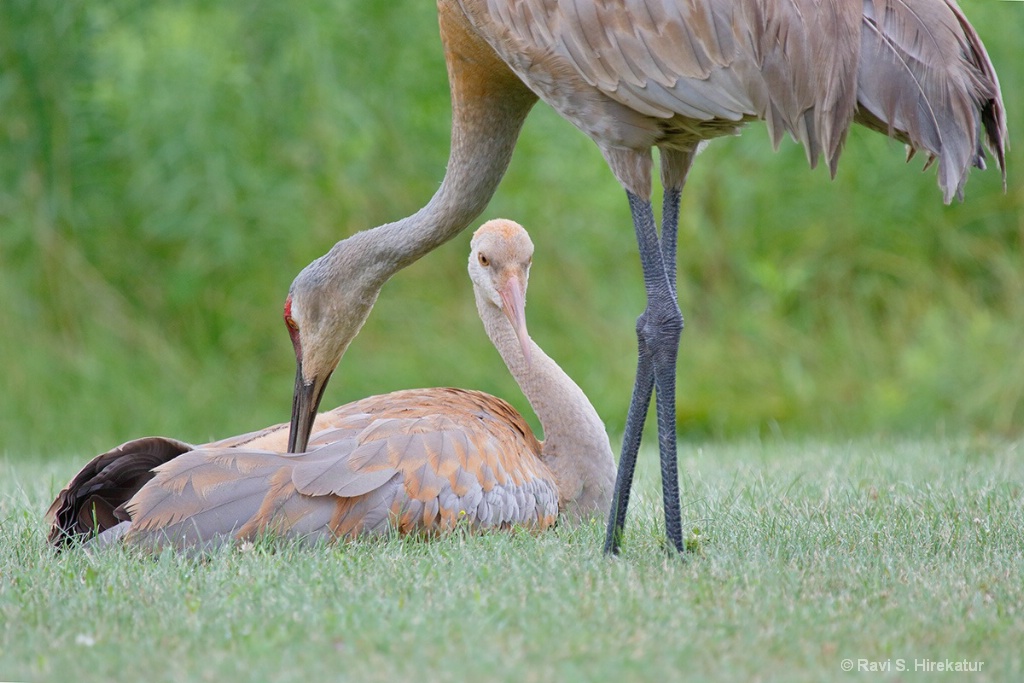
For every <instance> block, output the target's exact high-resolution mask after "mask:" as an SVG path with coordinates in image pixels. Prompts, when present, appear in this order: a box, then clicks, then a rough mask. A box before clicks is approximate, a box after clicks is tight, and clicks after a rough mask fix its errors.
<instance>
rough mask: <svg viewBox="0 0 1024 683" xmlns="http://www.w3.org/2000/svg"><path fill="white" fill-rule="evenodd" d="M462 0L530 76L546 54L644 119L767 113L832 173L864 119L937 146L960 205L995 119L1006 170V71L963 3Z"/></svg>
mask: <svg viewBox="0 0 1024 683" xmlns="http://www.w3.org/2000/svg"><path fill="white" fill-rule="evenodd" d="M460 1H461V2H462V4H463V7H464V9H466V10H467V15H469V16H473V17H476V18H477V21H478V22H480V23H481V29H482V30H484V33H485V34H486V35H489V36H491V39H492V40H494V41H495V48H496V49H497V50H498V51H499V53H500V54H502V55H503V56H504V57H505V58H506V59H507V60H510V63H513V62H515V63H516V65H517V67H518V71H519V73H520V75H521V76H522V77H524V79H525V80H527V82H528V83H529V78H530V65H531V64H536V63H543V64H545V65H547V66H546V68H545V69H543V70H538V73H540V72H542V71H543V72H544V73H547V74H560V73H564V70H566V69H568V70H571V72H572V73H574V74H575V75H576V77H578V78H579V79H581V80H582V81H583V82H584V83H586V84H587V85H589V86H590V87H592V88H595V89H596V90H597V91H599V92H600V93H603V94H604V95H605V96H607V97H608V98H610V99H611V100H614V101H616V102H618V103H620V104H622V105H624V106H625V107H628V108H629V109H631V110H632V111H634V112H637V113H639V114H642V115H645V116H650V117H656V118H662V119H667V120H675V119H677V118H679V117H685V118H687V119H690V120H693V121H698V122H700V121H703V122H709V121H712V120H717V121H722V122H733V121H735V122H738V121H741V120H748V119H752V118H762V119H765V121H766V122H767V126H768V132H769V135H770V137H771V139H772V142H773V144H775V145H778V143H779V140H780V139H781V137H782V136H783V134H785V133H789V134H790V135H792V136H793V137H794V138H795V139H797V140H798V141H799V142H800V143H801V144H803V145H804V147H805V149H806V151H807V157H808V160H809V162H810V163H811V165H814V164H815V163H816V162H817V160H818V158H819V156H824V157H825V159H826V161H827V162H828V165H829V168H830V170H831V171H832V173H833V174H834V173H835V171H836V166H837V163H838V159H839V155H840V153H841V151H842V147H843V143H844V142H845V139H846V133H847V130H848V129H849V125H850V123H851V122H852V121H854V120H857V121H858V122H860V123H864V124H865V125H868V126H869V127H872V128H875V129H878V130H880V131H881V132H883V133H887V134H889V135H892V136H894V137H897V138H898V139H900V140H903V141H905V142H907V143H908V144H910V145H912V146H913V147H914V148H918V149H921V150H923V151H925V152H926V153H927V154H928V155H930V156H934V157H937V158H938V159H939V178H938V180H939V184H940V186H941V187H942V189H943V192H944V196H945V199H946V201H947V202H948V201H949V200H950V199H951V198H952V197H953V196H960V195H961V194H962V191H963V185H964V182H965V181H966V178H967V173H968V171H969V168H970V166H971V165H975V166H983V164H984V154H983V152H982V142H981V131H982V128H983V129H984V132H985V135H986V141H987V144H988V146H989V147H990V148H991V149H992V151H993V152H994V154H995V156H996V159H997V161H998V163H999V166H1000V168H1004V156H1005V152H1004V148H1005V142H1006V123H1005V114H1004V112H1003V107H1002V102H1001V99H1000V94H999V85H998V81H997V79H996V76H995V71H994V69H993V68H992V65H991V63H990V61H989V58H988V56H987V54H986V52H985V50H984V47H983V46H982V44H981V41H980V40H979V39H978V36H977V34H976V33H975V31H974V29H973V28H972V27H971V26H970V24H969V23H968V22H967V20H966V18H965V17H964V16H963V13H962V12H961V11H960V9H959V7H957V5H956V4H955V2H953V0H864V2H849V1H847V0H460ZM482 12H485V13H486V17H487V20H486V22H485V23H486V27H483V23H484V22H482V21H481V19H480V17H481V16H483V15H482V14H481V13H482ZM548 78H550V77H548ZM561 85H562V86H564V87H572V85H571V80H570V79H563V80H562V83H561ZM574 106H576V105H574ZM578 115H579V116H584V115H582V114H578ZM855 117H856V118H855ZM570 118H572V117H571V116H570ZM622 125H623V126H632V125H635V122H632V121H627V120H623V121H622ZM679 125H682V126H683V127H684V128H685V127H686V126H685V124H679ZM721 130H723V131H724V130H729V129H728V128H723V129H721ZM711 134H712V133H711V132H710V131H708V130H706V129H705V131H704V133H703V135H705V136H707V135H711ZM698 137H699V136H698ZM1004 175H1005V171H1004Z"/></svg>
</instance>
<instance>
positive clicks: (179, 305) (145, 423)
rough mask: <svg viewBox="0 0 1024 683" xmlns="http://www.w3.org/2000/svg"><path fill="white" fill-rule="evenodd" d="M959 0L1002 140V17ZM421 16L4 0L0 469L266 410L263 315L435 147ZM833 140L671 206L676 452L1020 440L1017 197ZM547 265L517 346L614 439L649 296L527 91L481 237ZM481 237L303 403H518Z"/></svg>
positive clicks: (269, 353) (435, 62)
mask: <svg viewBox="0 0 1024 683" xmlns="http://www.w3.org/2000/svg"><path fill="white" fill-rule="evenodd" d="M964 9H965V11H966V13H967V14H968V16H969V17H970V18H971V20H972V21H973V22H974V24H975V26H976V27H977V29H978V31H979V33H980V34H981V36H982V38H983V40H984V41H985V42H986V45H987V46H988V48H989V50H990V52H991V55H992V59H993V61H994V62H995V65H996V67H997V70H998V72H999V75H1000V78H1001V81H1002V85H1003V91H1004V97H1005V100H1006V105H1007V109H1008V111H1009V114H1010V122H1009V123H1010V129H1011V136H1012V135H1013V134H1014V133H1019V131H1020V130H1021V125H1020V124H1021V120H1022V119H1021V112H1022V111H1024V103H1022V102H1021V88H1020V84H1021V82H1022V79H1021V68H1022V66H1021V65H1022V63H1024V60H1021V59H1020V36H1019V31H1020V28H1021V26H1022V25H1024V6H1022V5H1021V3H1015V2H994V1H989V0H985V1H984V2H982V1H981V0H968V1H967V2H965V4H964ZM449 126H450V114H449V101H448V90H447V80H446V74H445V67H444V60H443V55H442V51H441V45H440V39H439V37H438V29H437V18H436V10H435V7H434V5H433V3H430V2H422V1H418V2H417V1H414V0H393V1H391V2H368V1H362V2H357V1H355V0H306V1H305V2H302V3H282V2H278V1H276V0H274V1H259V0H246V1H245V2H241V1H239V0H218V1H216V2H213V1H203V0H147V1H146V2H142V1H141V0H104V2H82V1H77V0H2V2H0V309H2V315H3V323H2V325H0V362H2V364H3V377H4V383H3V389H4V390H3V392H2V395H0V452H2V453H5V454H9V455H17V456H46V455H49V454H57V453H60V454H64V453H68V452H75V453H81V454H82V455H83V457H84V456H86V455H91V454H93V453H95V452H99V451H101V450H105V449H107V448H110V447H112V446H113V445H115V444H117V443H120V442H121V441H124V440H126V439H129V438H132V437H136V436H141V435H144V434H154V433H157V434H167V435H172V436H176V437H178V438H182V439H185V440H190V441H194V442H201V441H204V440H207V439H210V438H213V437H220V436H226V435H229V434H232V433H237V432H241V431H245V430H250V429H254V428H257V427H260V426H263V425H266V424H270V423H273V422H279V421H283V420H286V419H287V418H288V415H289V411H290V402H291V388H292V382H293V373H294V358H293V355H292V350H291V346H290V343H289V341H288V336H287V334H286V333H285V329H284V325H283V324H282V322H281V305H282V303H283V300H284V296H285V293H286V291H287V288H288V285H289V283H290V282H291V279H292V278H293V277H294V275H295V274H296V273H297V272H298V271H299V270H300V269H301V268H302V267H303V266H304V265H306V263H307V262H309V261H310V260H312V259H313V258H315V257H317V256H319V255H320V254H322V253H323V252H324V251H326V250H327V249H328V248H329V247H330V246H331V245H332V244H333V243H334V242H335V241H336V240H338V239H340V238H342V237H345V236H347V235H349V234H351V233H353V232H355V231H358V230H362V229H365V228H369V227H372V226H374V225H377V224H380V223H383V222H387V221H391V220H395V219H397V218H399V217H401V216H404V215H407V214H409V213H412V212H413V211H415V210H416V209H417V208H418V207H420V206H421V205H423V204H424V203H425V202H426V201H427V199H428V198H429V197H430V195H431V194H432V193H433V191H434V190H435V189H436V187H437V186H438V184H439V182H440V180H441V178H442V176H443V174H444V168H445V163H446V161H447V154H448V135H449ZM903 158H904V151H903V148H902V146H901V145H899V144H896V143H894V142H891V141H889V140H887V139H885V138H884V137H882V136H880V135H877V134H874V133H871V132H868V131H866V130H863V129H858V130H855V131H853V132H852V134H851V135H850V139H849V142H848V145H847V151H846V152H845V155H844V157H843V160H842V163H841V164H840V169H839V176H838V178H837V179H836V180H835V181H831V180H830V179H829V177H828V173H827V172H826V171H825V170H824V169H821V168H819V169H818V170H816V171H810V170H809V169H808V168H807V164H806V162H805V160H804V155H803V151H802V149H801V148H799V147H798V146H797V145H795V144H793V143H786V144H784V145H783V147H782V149H781V150H780V152H779V153H778V154H774V153H773V152H772V150H771V146H770V144H769V142H768V139H767V135H766V133H765V131H764V128H763V126H762V125H760V124H757V125H752V126H750V128H749V129H748V130H747V132H746V133H745V134H744V135H743V136H741V137H738V138H730V139H726V140H720V141H718V142H716V143H714V144H713V145H712V146H711V147H710V148H709V149H708V150H707V151H706V152H705V153H704V154H703V155H702V156H701V158H700V159H699V161H698V163H697V166H696V169H695V170H694V172H693V174H692V176H691V178H692V179H691V181H690V183H689V185H688V187H687V191H686V193H685V195H684V200H683V215H682V226H681V236H680V277H679V282H680V298H681V301H680V304H681V306H682V309H683V313H684V315H685V316H686V321H687V328H686V331H685V333H684V335H683V344H682V348H681V352H680V363H679V365H680V367H679V381H680V398H679V424H680V430H681V432H682V434H683V436H684V437H694V438H700V437H706V436H716V437H717V436H724V437H729V436H738V435H750V434H757V433H773V432H776V433H777V432H781V433H783V434H808V433H811V434H827V435H838V436H840V437H841V436H845V435H857V434H861V433H864V432H900V433H929V432H936V431H941V432H945V433H950V432H951V433H962V432H968V433H974V432H982V433H991V434H1000V435H1003V434H1008V435H1013V434H1019V433H1020V432H1021V430H1022V428H1024V354H1022V352H1021V351H1022V349H1024V258H1022V252H1024V212H1022V202H1024V187H1022V183H1021V180H1020V179H1021V178H1022V174H1021V170H1020V169H1022V168H1024V159H1022V158H1021V154H1020V147H1019V146H1018V147H1016V148H1014V149H1013V150H1012V153H1011V155H1010V160H1009V161H1010V175H1009V180H1008V191H1007V193H1006V194H1004V193H1003V192H1002V184H1001V179H1000V177H999V174H998V172H996V171H995V170H991V169H990V170H989V171H987V172H975V173H974V174H972V177H971V180H970V182H969V183H968V186H967V201H966V203H964V204H962V205H955V206H951V207H946V206H943V204H942V201H941V193H940V191H939V189H938V188H937V186H936V184H935V177H934V170H929V171H928V172H925V173H921V172H920V171H919V169H920V162H919V160H915V161H914V162H913V163H912V164H911V165H909V166H908V165H906V164H904V161H903ZM498 216H503V217H508V218H514V219H517V220H519V221H520V222H522V223H523V224H524V225H526V227H527V228H528V229H529V230H530V231H531V233H532V235H533V237H534V241H535V243H536V245H537V256H536V266H535V268H534V269H533V276H532V281H531V289H530V300H529V310H528V317H529V324H530V328H531V332H532V334H533V336H534V338H535V339H536V340H537V341H538V342H539V343H540V344H541V346H543V347H544V348H545V349H547V350H548V352H549V353H550V354H551V355H552V356H554V357H555V358H556V359H557V360H559V361H560V362H561V364H562V365H563V367H565V368H566V370H567V371H568V372H569V374H570V375H572V376H573V377H574V378H576V379H577V380H578V381H579V383H580V384H581V385H582V386H583V388H584V389H585V390H586V391H587V392H588V394H589V395H590V396H591V397H592V399H593V401H594V403H595V404H596V406H597V408H598V411H599V412H600V413H601V415H602V416H603V417H604V419H605V420H606V421H607V423H608V425H609V429H610V430H611V432H612V433H613V435H615V434H617V433H619V432H620V431H621V429H622V423H623V420H624V417H625V411H626V405H627V403H628V399H629V394H630V386H631V381H632V373H633V370H634V364H635V338H634V331H633V321H634V319H635V317H636V315H637V314H638V313H639V312H640V311H641V310H642V308H643V303H644V301H643V288H642V285H641V279H640V272H639V264H638V260H637V257H636V248H635V245H634V241H633V234H632V229H631V223H630V218H629V212H628V207H627V204H626V201H625V197H624V195H623V192H622V190H621V189H620V188H619V186H618V185H617V183H616V182H615V180H614V179H613V178H612V176H611V173H610V172H609V171H608V170H607V168H606V167H605V165H604V163H603V161H602V159H601V157H600V154H599V153H598V151H597V149H596V147H595V146H594V145H593V144H592V143H591V142H590V141H589V140H588V139H587V138H586V137H585V136H584V135H583V134H581V133H579V132H577V131H575V129H573V128H572V127H571V126H570V125H569V124H567V123H565V122H564V121H562V120H560V119H559V118H558V117H557V116H556V115H555V114H554V113H553V112H552V111H551V110H549V109H547V108H546V107H545V106H543V105H539V106H538V107H537V108H536V110H535V111H534V113H533V114H532V115H531V117H530V119H529V120H528V122H527V125H526V128H525V131H524V133H523V136H522V139H521V140H520V143H519V146H518V149H517V152H516V155H515V158H514V160H513V162H512V166H511V169H510V171H509V173H508V175H507V177H506V178H505V180H504V182H503V184H502V185H501V187H500V189H499V190H498V193H497V195H496V196H495V198H494V200H493V201H492V202H491V205H490V207H489V208H488V209H487V211H486V212H485V214H484V215H483V216H482V217H481V219H480V221H478V222H477V223H479V222H482V221H483V220H484V219H486V218H492V217H498ZM469 235H470V231H467V232H466V233H465V234H463V235H461V236H459V237H458V238H457V239H455V240H453V242H451V243H449V244H448V245H446V246H445V247H444V248H442V249H440V250H438V251H437V252H435V253H433V254H431V255H429V256H428V257H426V258H424V259H423V260H421V261H420V262H419V263H417V264H416V265H415V266H413V267H412V268H409V269H408V270H406V271H404V272H402V273H401V274H399V275H398V276H397V277H396V278H395V279H394V280H393V281H392V282H391V283H389V284H388V285H387V287H386V288H385V289H384V292H383V294H382V296H381V298H380V301H379V303H378V305H377V307H376V310H375V311H374V313H373V314H372V315H371V317H370V320H369V322H368V323H367V325H366V327H365V328H364V330H363V332H362V334H361V335H360V336H359V338H358V339H357V340H356V341H355V343H353V345H352V346H351V348H350V350H349V352H348V354H347V356H346V357H345V359H344V360H343V362H342V366H341V368H340V369H339V371H338V372H336V373H335V377H334V380H333V382H332V383H331V386H330V388H329V390H328V392H327V395H326V397H325V399H324V404H323V405H324V406H325V407H330V406H333V405H337V404H339V403H342V402H345V401H349V400H352V399H356V398H359V397H362V396H366V395H369V394H372V393H381V392H386V391H391V390H394V389H398V388H403V387H413V386H431V385H457V386H464V387H475V388H480V389H484V390H487V391H491V392H494V393H496V394H498V395H501V396H504V397H507V398H509V399H511V400H512V402H513V403H515V404H516V405H517V406H519V407H520V408H521V409H523V410H528V406H527V405H526V403H525V401H524V400H523V399H522V398H521V397H520V395H519V393H518V390H517V389H516V387H515V385H514V384H513V383H512V381H511V379H510V378H509V377H508V376H507V373H506V371H505V369H504V367H503V366H502V365H501V362H500V360H499V358H498V356H497V354H496V353H495V352H494V351H493V349H492V348H491V347H490V345H489V343H488V342H487V339H486V337H485V336H484V333H483V331H482V328H481V326H480V324H479V322H478V321H477V319H476V313H475V309H474V306H473V303H472V296H471V289H470V285H469V281H468V278H467V276H466V272H465V258H466V254H467V250H468V241H469Z"/></svg>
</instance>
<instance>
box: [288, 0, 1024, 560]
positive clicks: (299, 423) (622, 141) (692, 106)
mask: <svg viewBox="0 0 1024 683" xmlns="http://www.w3.org/2000/svg"><path fill="white" fill-rule="evenodd" d="M438 15H439V21H440V27H441V36H442V41H443V44H444V48H445V56H446V62H447V66H448V74H449V83H450V87H451V94H452V119H453V122H452V150H451V156H450V159H449V163H448V168H447V172H446V174H445V178H444V181H443V182H442V184H441V187H440V189H439V190H438V192H437V193H436V194H435V195H434V196H433V197H432V198H431V200H430V202H429V203H428V204H427V205H426V206H425V207H424V208H423V209H421V210H420V211H419V212H417V213H416V214H414V215H413V216H410V217H408V218H405V219H402V220H400V221H397V222H395V223H391V224H388V225H385V226H381V227H379V228H375V229H373V230H369V231H366V232H363V233H359V234H356V235H354V236H352V237H350V238H348V239H346V240H343V241H341V242H339V243H338V244H336V245H335V246H334V248H332V249H331V251H330V252H328V253H327V254H325V255H324V256H323V257H321V258H320V259H317V260H316V261H314V262H313V263H312V264H310V266H308V267H307V268H306V269H304V270H303V272H302V273H300V274H299V276H298V277H297V278H296V279H295V281H294V283H293V284H292V288H291V290H290V293H289V297H288V301H287V303H286V319H287V320H288V322H289V326H290V328H291V329H292V339H293V343H294V344H295V350H296V359H297V374H296V385H295V399H294V403H293V413H292V426H291V437H290V443H289V449H290V450H297V451H301V450H303V449H304V448H305V443H306V440H307V439H308V435H309V428H310V424H311V420H312V416H313V415H315V412H316V407H317V405H318V403H319V400H320V396H321V395H322V393H323V388H324V387H325V386H326V383H327V380H328V379H329V377H330V375H331V373H332V372H333V371H334V369H335V367H336V366H337V364H338V362H339V360H340V358H341V356H342V355H343V354H344V351H345V349H346V348H347V346H348V343H349V342H350V341H351V339H352V338H353V337H354V336H355V335H356V334H357V333H358V330H359V328H360V326H361V325H362V323H363V322H364V321H365V320H366V317H367V316H368V315H369V311H370V309H371V308H372V306H373V302H374V301H375V300H376V297H377V294H378V293H379V291H380V287H381V286H382V285H383V283H384V282H385V281H386V280H387V279H388V278H389V277H390V276H391V275H393V274H394V273H395V272H397V271H398V270H399V269H401V268H403V267H404V266H406V265H408V264H409V263H412V262H413V261H415V260H416V259H418V258H419V257H420V256H422V255H424V254H425V253H427V252H428V251H430V250H431V249H433V248H435V247H436V246H438V245H440V244H441V243H443V242H445V241H446V240H448V239H450V238H451V237H453V236H454V235H455V234H457V233H458V232H459V231H461V230H462V229H463V228H464V227H465V226H466V225H468V223H469V222H470V221H471V220H472V219H473V218H474V217H475V216H476V215H478V214H479V212H480V211H482V210H483V208H484V206H485V205H486V203H487V201H488V200H489V199H490V197H491V196H492V194H493V192H494V191H495V189H496V187H497V184H498V182H499V181H500V179H501V177H502V175H503V174H504V172H505V169H506V168H507V165H508V162H509V159H510V158H511V153H512V149H513V147H514V145H515V142H516V138H517V137H518V134H519V130H520V128H521V126H522V123H523V121H524V120H525V117H526V115H527V114H528V113H529V111H530V109H531V107H532V106H533V104H534V103H535V101H536V100H537V99H538V98H540V99H543V100H544V101H545V102H547V103H548V104H550V105H551V106H552V107H553V108H554V109H556V110H557V111H558V113H559V114H560V115H562V116H563V117H564V118H566V119H567V120H569V121H570V122H572V123H573V124H574V125H576V127H578V128H579V129H580V130H582V131H583V132H584V133H586V134H587V135H588V136H590V137H591V139H593V140H594V142H595V143H596V144H597V145H598V147H599V148H600V149H601V151H602V153H603V155H604V157H605V159H606V160H607V162H608V165H609V167H610V168H611V170H612V172H613V173H614V175H615V177H616V178H617V179H618V180H619V182H620V183H621V184H622V185H623V187H624V188H625V189H626V192H627V196H628V199H629V204H630V209H631V213H632V216H633V223H634V229H635V231H636V235H637V242H638V246H639V252H640V260H641V264H642V267H643V273H644V283H645V288H646V291H647V300H648V303H647V308H646V309H645V311H644V312H643V313H642V314H641V316H640V318H639V319H638V321H637V336H638V346H639V354H638V355H639V360H638V366H637V378H636V383H635V385H634V390H633V398H632V400H631V403H630V409H629V414H628V416H627V420H626V430H625V436H624V442H623V450H622V456H621V458H620V465H619V476H618V480H617V484H616V495H615V504H614V505H613V509H612V514H611V517H610V519H609V527H608V536H607V541H606V549H607V550H609V551H613V552H614V551H616V550H617V549H618V543H619V536H620V534H621V529H622V524H623V521H624V518H625V512H626V508H627V504H628V495H629V489H630V484H631V480H632V472H633V466H634V464H635V461H636V453H637V450H638V448H639V444H640V435H641V431H642V424H643V421H644V418H645V416H646V413H647V409H648V406H649V402H650V398H651V395H652V393H653V390H654V387H655V386H657V389H658V391H657V419H658V435H659V450H660V455H661V463H662V483H663V487H664V488H663V494H664V501H665V514H666V531H667V534H668V536H669V539H670V540H671V542H672V544H673V545H674V546H675V547H676V548H677V549H682V534H681V523H680V512H679V495H678V488H677V487H678V484H677V472H676V446H675V366H676V355H677V352H678V341H679V336H680V333H681V330H682V326H683V319H682V315H681V313H680V311H679V306H678V303H677V301H676V286H675V270H676V267H675V264H676V233H677V225H676V224H677V220H678V215H679V198H680V196H681V192H682V188H683V184H684V182H685V179H686V175H687V172H688V171H689V168H690V165H691V164H692V162H693V159H694V156H695V154H696V151H697V148H698V145H699V143H700V142H702V141H704V140H707V139H709V138H713V137H716V136H720V135H725V134H732V133H735V132H738V131H739V129H740V128H741V127H742V125H743V124H744V123H745V122H747V121H751V120H755V119H764V120H765V121H766V122H767V124H768V132H769V135H770V137H771V139H772V141H773V142H774V143H776V144H777V143H778V141H779V140H780V138H781V137H782V136H783V135H784V134H785V133H787V132H788V133H790V134H792V135H793V137H795V138H796V139H797V140H799V141H800V142H801V143H802V144H803V145H804V147H805V148H806V150H807V155H808V159H809V161H810V162H811V164H812V165H814V164H815V163H817V161H818V159H819V158H820V157H822V156H823V157H824V158H825V159H826V161H827V163H828V165H829V167H830V169H831V170H832V172H833V173H834V172H835V169H836V164H837V162H838V158H839V154H840V152H841V150H842V146H843V143H844V141H845V138H846V132H847V130H848V128H849V126H850V124H851V123H853V122H857V123H861V124H863V125H866V126H868V127H871V128H873V129H875V130H879V131H881V132H883V133H886V134H889V135H891V136H893V137H895V138H897V139H899V140H901V141H903V142H905V143H907V144H908V145H909V146H910V148H911V149H912V150H914V151H920V152H923V153H924V154H925V155H927V156H928V157H929V158H934V159H937V160H938V181H939V185H940V187H941V188H942V192H943V196H944V199H945V200H946V201H947V202H948V201H950V200H951V199H952V198H953V197H954V196H957V197H959V196H962V193H963V188H964V183H965V182H966V179H967V175H968V172H969V170H970V168H971V166H979V167H983V166H984V151H983V143H986V142H987V144H988V146H989V147H990V149H991V150H992V151H993V152H994V154H995V157H996V160H997V162H998V164H999V166H1000V167H1001V168H1002V167H1003V163H1004V146H1005V140H1006V123H1005V115H1004V112H1003V105H1002V101H1001V96H1000V92H999V84H998V80H997V78H996V75H995V71H994V69H993V67H992V64H991V62H990V60H989V58H988V55H987V54H986V52H985V49H984V46H983V45H982V44H981V41H980V40H979V38H978V36H977V34H976V33H975V31H974V29H973V28H972V27H971V26H970V24H969V23H968V22H967V20H966V18H965V17H964V15H963V13H962V12H961V11H960V9H959V7H957V5H956V4H955V2H953V1H952V0H863V1H862V0H589V1H588V0H438ZM653 147H657V148H658V150H659V157H660V176H661V182H662V185H663V186H664V189H665V193H664V208H663V215H662V229H661V234H660V236H659V234H658V229H657V224H656V221H655V218H654V212H653V208H652V207H651V201H650V197H651V183H652V172H653V168H654V166H653V159H652V154H651V149H652V148H653Z"/></svg>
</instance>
